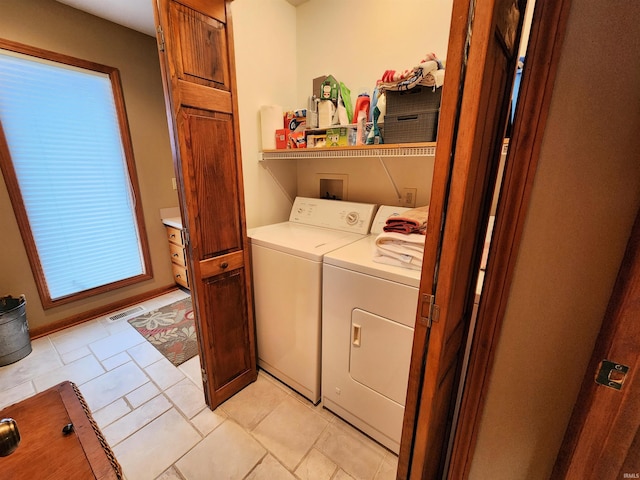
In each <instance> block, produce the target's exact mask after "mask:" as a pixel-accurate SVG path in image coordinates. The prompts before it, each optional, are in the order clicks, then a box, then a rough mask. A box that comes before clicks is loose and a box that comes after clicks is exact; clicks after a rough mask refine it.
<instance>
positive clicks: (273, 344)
mask: <svg viewBox="0 0 640 480" xmlns="http://www.w3.org/2000/svg"><path fill="white" fill-rule="evenodd" d="M375 210H376V205H373V204H364V203H355V202H345V201H338V200H325V199H315V198H306V197H297V198H296V199H295V201H294V203H293V207H292V209H291V213H290V215H289V221H287V222H282V223H277V224H272V225H266V226H262V227H257V228H253V229H249V230H248V232H247V234H248V237H249V241H250V245H251V257H252V272H253V291H254V308H255V323H256V337H257V350H258V351H257V354H258V366H259V367H260V368H262V369H263V370H265V371H266V372H268V373H270V374H271V375H273V376H274V377H276V378H278V379H279V380H280V381H282V382H283V383H285V384H286V385H288V386H290V387H291V388H293V389H294V390H296V391H297V392H299V393H300V394H302V395H303V396H305V397H306V398H308V399H309V400H311V401H312V402H313V403H314V404H315V403H318V402H319V401H320V383H321V377H320V369H321V353H322V352H321V346H320V341H321V325H322V324H321V315H322V260H323V257H324V255H325V254H327V253H329V252H331V251H333V250H335V249H337V248H340V247H343V246H345V245H348V244H350V243H353V242H355V241H357V240H361V239H363V238H364V237H365V236H366V235H367V234H368V232H369V228H370V226H371V221H372V219H373V215H374V213H375Z"/></svg>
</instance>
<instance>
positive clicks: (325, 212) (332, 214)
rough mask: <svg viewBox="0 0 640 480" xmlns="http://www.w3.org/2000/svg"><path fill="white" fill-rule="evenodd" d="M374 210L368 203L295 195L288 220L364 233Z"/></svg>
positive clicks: (369, 224) (368, 226)
mask: <svg viewBox="0 0 640 480" xmlns="http://www.w3.org/2000/svg"><path fill="white" fill-rule="evenodd" d="M375 210H376V206H375V205H374V204H369V203H356V202H343V201H341V200H326V199H322V198H307V197H296V199H295V201H294V202H293V208H292V209H291V215H289V221H290V222H295V223H302V224H305V225H313V226H316V227H326V228H333V229H334V230H341V231H344V232H353V233H359V234H361V235H366V234H367V233H369V228H370V227H371V222H372V221H373V215H374V213H375Z"/></svg>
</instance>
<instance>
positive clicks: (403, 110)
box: [385, 85, 442, 116]
mask: <svg viewBox="0 0 640 480" xmlns="http://www.w3.org/2000/svg"><path fill="white" fill-rule="evenodd" d="M385 95H386V97H387V98H386V100H387V111H386V113H385V116H386V115H407V114H409V113H422V112H431V111H433V110H438V109H439V108H440V98H441V97H442V88H436V89H435V90H434V89H433V87H425V86H422V85H418V86H416V87H413V88H412V89H410V90H404V91H401V92H396V91H393V90H387V91H386V92H385Z"/></svg>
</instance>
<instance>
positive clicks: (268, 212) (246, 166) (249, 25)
mask: <svg viewBox="0 0 640 480" xmlns="http://www.w3.org/2000/svg"><path fill="white" fill-rule="evenodd" d="M231 10H232V16H233V19H232V21H233V29H234V45H235V58H236V79H237V85H238V108H239V116H240V141H241V144H242V163H243V174H244V189H245V209H246V216H247V227H249V228H252V227H256V226H259V225H265V224H270V223H276V222H281V221H284V220H286V219H287V218H288V216H289V211H290V210H291V200H290V199H291V198H293V197H295V195H296V188H297V187H296V173H297V166H296V164H295V162H278V163H274V162H270V163H272V164H271V165H269V169H267V168H265V166H264V165H262V164H259V163H258V152H259V151H260V149H261V140H260V107H261V106H262V105H272V104H275V105H281V106H283V107H285V108H291V106H293V105H294V104H295V98H296V96H295V95H296V81H295V77H296V62H295V58H296V31H295V25H296V8H295V7H293V6H291V5H290V4H288V3H287V2H286V1H285V0H259V1H257V0H235V1H234V2H232V3H231ZM270 172H272V173H270Z"/></svg>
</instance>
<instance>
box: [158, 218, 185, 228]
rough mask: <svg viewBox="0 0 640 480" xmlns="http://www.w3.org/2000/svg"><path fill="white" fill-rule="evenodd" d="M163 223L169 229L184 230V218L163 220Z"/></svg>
mask: <svg viewBox="0 0 640 480" xmlns="http://www.w3.org/2000/svg"><path fill="white" fill-rule="evenodd" d="M162 223H164V224H165V225H168V226H169V227H173V228H179V229H180V230H182V218H180V217H168V218H163V219H162Z"/></svg>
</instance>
